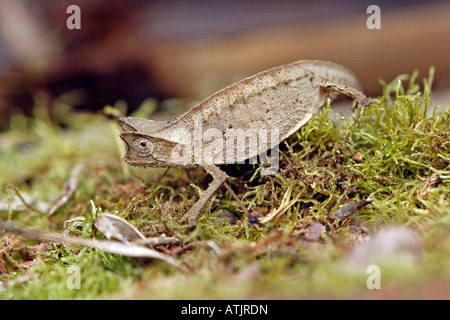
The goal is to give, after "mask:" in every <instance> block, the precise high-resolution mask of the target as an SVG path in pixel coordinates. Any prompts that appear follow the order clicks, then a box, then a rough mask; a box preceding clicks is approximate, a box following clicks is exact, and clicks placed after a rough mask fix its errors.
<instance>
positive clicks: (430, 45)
mask: <svg viewBox="0 0 450 320" xmlns="http://www.w3.org/2000/svg"><path fill="white" fill-rule="evenodd" d="M73 4H76V5H78V6H79V7H80V9H81V30H76V29H75V30H69V29H68V28H67V27H66V20H67V19H68V18H69V16H70V14H69V13H66V10H67V7H68V6H69V5H73ZM371 4H376V5H378V6H379V7H380V9H381V29H379V30H376V29H374V30H370V29H369V28H367V25H366V21H367V19H368V18H369V16H370V15H371V14H368V13H366V10H367V8H368V7H369V6H370V5H371ZM449 57H450V2H449V1H415V0H397V1H377V3H372V2H371V1H364V0H363V1H361V0H344V1H323V0H322V1H321V0H319V1H313V0H305V1H293V0H278V1H271V0H253V1H251V0H248V1H237V0H221V1H206V0H191V1H182V0H164V1H163V0H161V1H150V0H148V1H144V0H134V1H129V0H96V1H91V0H70V1H69V0H1V1H0V129H5V128H7V125H8V119H9V117H10V116H11V114H12V113H14V112H17V111H18V110H20V111H21V112H24V113H25V114H31V110H32V107H33V104H34V99H35V96H36V94H37V93H39V92H44V93H46V94H47V95H48V97H49V99H50V108H52V103H51V102H52V100H53V99H59V101H64V102H65V103H67V104H69V105H71V106H73V107H74V108H75V109H77V110H85V111H94V112H95V111H98V110H101V109H103V107H104V106H105V105H107V104H114V103H115V102H116V101H118V100H123V101H125V102H126V103H127V104H128V106H129V111H132V110H134V109H136V108H137V107H138V106H139V105H140V104H141V103H142V102H143V101H144V100H145V99H146V98H149V97H153V98H156V99H157V101H159V102H163V101H166V100H167V99H172V98H176V99H189V100H192V101H194V100H197V101H198V99H200V98H204V97H206V96H207V95H209V94H211V93H212V92H214V91H215V90H217V89H220V88H222V87H224V86H226V85H228V84H230V83H232V82H235V81H237V80H240V79H242V78H243V77H245V76H248V75H251V74H254V73H256V72H259V71H262V70H265V69H268V68H270V67H274V66H277V65H281V64H285V63H290V62H293V61H296V60H302V59H324V60H331V61H335V62H338V63H341V64H343V65H345V66H347V67H348V68H350V69H351V70H353V71H354V72H355V73H356V75H357V76H358V77H359V79H360V80H361V83H362V85H363V87H364V91H365V92H366V94H368V95H370V96H376V95H378V94H380V92H381V87H380V84H379V82H378V81H379V79H380V78H381V79H383V80H385V81H387V82H388V81H391V80H392V79H393V78H394V77H395V76H397V75H398V74H402V73H408V74H411V73H412V72H413V71H414V70H415V69H418V70H419V71H420V75H419V77H420V78H421V77H426V76H427V75H428V70H429V68H430V66H435V67H436V77H435V82H434V93H435V103H437V104H439V103H441V104H446V103H447V102H448V97H449V95H450V94H449V88H450V59H449Z"/></svg>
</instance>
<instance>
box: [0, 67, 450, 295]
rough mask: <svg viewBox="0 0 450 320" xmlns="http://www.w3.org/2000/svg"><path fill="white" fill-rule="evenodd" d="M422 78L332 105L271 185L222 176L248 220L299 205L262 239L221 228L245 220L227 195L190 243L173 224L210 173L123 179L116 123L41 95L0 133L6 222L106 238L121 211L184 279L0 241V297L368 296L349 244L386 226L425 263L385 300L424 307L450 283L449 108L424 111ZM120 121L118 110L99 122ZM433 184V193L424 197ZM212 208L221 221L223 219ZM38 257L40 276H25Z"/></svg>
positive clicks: (134, 263)
mask: <svg viewBox="0 0 450 320" xmlns="http://www.w3.org/2000/svg"><path fill="white" fill-rule="evenodd" d="M432 78H433V74H432V71H431V72H430V75H429V76H428V80H427V79H425V80H424V81H423V84H422V85H418V84H417V83H416V80H417V73H414V74H413V75H412V76H411V77H408V76H399V77H398V78H397V79H395V80H393V81H392V82H391V83H389V84H386V83H382V85H383V92H384V93H383V95H382V96H381V97H377V98H372V102H373V105H372V107H370V108H367V109H364V110H361V112H359V113H355V114H354V115H353V116H352V117H349V118H342V117H339V116H337V115H336V114H334V113H333V111H332V108H330V106H329V105H328V106H326V107H325V108H324V109H323V110H322V111H321V112H320V114H318V115H316V116H315V117H314V118H313V119H312V120H311V121H309V122H308V124H307V125H305V126H304V127H302V128H301V129H300V130H299V131H298V132H297V133H296V134H294V135H293V136H292V137H290V138H289V139H288V140H286V141H285V142H283V143H282V145H281V146H280V156H281V158H280V170H279V172H278V173H277V174H276V175H273V176H263V175H261V170H260V169H261V168H260V167H258V166H252V165H247V166H237V165H235V166H232V165H229V166H226V167H224V168H223V169H224V170H226V171H227V172H228V173H229V174H230V176H231V177H230V180H229V184H230V185H231V187H232V188H233V190H234V191H235V192H236V193H237V195H238V196H239V197H240V198H241V199H242V202H243V204H244V205H245V206H246V207H247V208H249V210H250V212H252V213H253V214H256V215H259V216H263V215H266V214H267V213H269V212H271V211H272V210H274V209H277V208H278V207H279V206H280V204H281V203H282V199H283V197H284V195H285V194H286V193H287V192H288V189H289V191H290V192H291V197H290V198H291V199H293V198H294V197H297V196H298V201H296V202H295V203H294V204H293V205H292V206H291V207H290V208H289V209H288V210H287V211H286V212H285V214H284V215H283V217H282V218H281V219H279V220H278V221H277V222H275V223H273V224H272V225H271V227H272V229H271V228H261V227H255V226H253V225H251V224H249V223H248V221H247V220H246V219H242V220H240V221H238V222H237V223H234V224H233V223H230V222H229V221H228V220H227V219H230V217H232V216H233V215H237V216H238V217H239V216H240V215H242V210H241V208H240V207H239V205H238V204H237V203H236V202H235V201H234V200H233V198H232V197H231V195H230V194H229V193H228V192H227V191H226V189H225V188H224V187H222V188H220V189H219V192H218V193H217V194H216V195H215V198H214V200H213V201H211V202H210V203H209V205H208V206H207V208H206V209H205V210H204V212H203V214H202V215H201V216H200V219H199V221H198V223H199V224H198V227H197V229H195V230H194V231H193V232H190V231H189V230H188V229H187V225H186V224H184V223H183V222H182V220H183V217H184V215H185V213H186V212H187V210H188V209H189V208H190V207H191V206H192V205H193V204H194V203H195V201H196V199H198V195H199V193H200V192H202V190H205V188H206V186H207V184H208V182H209V181H210V180H209V179H210V177H208V176H207V175H206V173H204V172H203V171H202V170H200V169H199V170H193V171H190V172H187V171H185V170H175V169H170V170H166V169H157V168H148V169H139V168H129V167H128V166H127V165H125V164H124V163H123V162H122V161H121V156H122V154H123V148H124V146H123V143H122V141H121V140H119V138H118V134H119V132H120V130H119V127H118V125H117V124H116V123H115V121H114V120H113V119H111V118H108V117H106V116H105V115H104V114H92V113H76V112H73V111H72V110H71V108H70V106H67V105H64V104H63V103H60V102H59V101H58V99H57V100H56V101H55V102H54V104H55V105H54V106H53V108H52V110H53V111H52V116H50V115H49V114H48V111H47V110H48V108H47V107H48V100H47V99H46V96H45V95H43V94H37V95H36V99H35V101H36V106H35V109H34V110H35V114H34V116H33V117H31V118H30V117H25V116H24V115H21V114H17V115H15V116H14V117H13V118H12V120H11V122H10V128H9V129H8V130H7V131H5V132H3V133H2V134H1V136H0V157H1V158H0V159H1V161H0V171H1V172H2V174H1V177H0V188H1V198H0V200H1V202H2V203H9V204H11V203H13V201H14V200H13V199H14V198H15V197H16V193H17V192H16V190H17V191H18V192H20V194H21V195H22V196H25V195H26V201H27V202H28V203H29V205H30V207H29V208H25V209H24V210H22V211H13V210H5V211H2V212H0V218H1V219H3V220H9V221H11V222H14V223H15V224H17V225H20V226H28V227H33V228H39V229H41V230H45V231H53V232H61V231H62V229H63V224H64V221H66V220H69V219H71V218H74V217H77V216H83V217H84V218H85V221H84V222H83V225H82V226H81V229H78V231H77V232H78V234H80V235H82V236H85V237H89V238H97V239H102V238H103V235H101V234H100V233H99V232H98V231H97V230H96V229H95V228H93V227H92V222H93V221H94V219H95V216H96V214H98V213H100V212H103V213H112V214H116V215H119V216H121V217H123V218H125V219H127V220H128V221H129V222H130V223H132V224H133V225H134V226H136V227H137V228H138V229H139V230H141V231H142V232H143V233H144V234H145V235H146V236H148V237H151V236H159V235H161V234H165V235H166V236H176V237H179V238H181V239H182V240H183V243H182V245H172V246H159V247H157V249H158V250H160V251H162V252H165V253H167V254H171V255H172V256H174V257H176V258H177V259H179V260H180V261H181V262H182V263H184V264H185V265H186V266H187V267H188V269H189V271H188V272H181V271H180V270H178V269H176V268H175V267H172V266H168V265H166V264H164V263H163V262H157V261H145V260H140V259H130V258H125V257H122V256H117V255H113V254H109V253H105V252H102V251H100V250H97V249H91V248H74V247H69V246H66V245H56V244H53V245H52V247H51V248H47V250H46V251H39V252H35V251H36V250H38V248H37V247H36V242H33V241H28V240H26V239H24V238H21V237H19V236H17V235H13V234H10V233H0V236H1V245H2V250H3V251H1V252H2V255H1V258H2V260H1V261H0V263H1V267H2V268H1V269H2V270H3V272H4V273H3V274H1V275H0V280H4V283H6V282H7V283H8V286H7V287H6V289H4V291H3V292H1V293H0V295H1V297H2V298H4V299H73V298H76V299H103V298H108V297H115V298H146V299H207V298H208V299H209V298H212V299H227V298H231V299H241V298H246V299H248V298H250V299H253V298H266V299H272V298H282V299H284V298H289V299H292V298H314V297H329V298H337V297H361V296H364V295H369V294H370V293H369V291H370V290H368V289H367V286H366V280H367V277H368V274H367V273H366V268H365V267H361V268H359V269H355V268H350V267H349V266H348V263H347V260H346V257H347V254H348V251H349V248H350V247H351V246H352V245H355V244H356V243H357V242H358V241H359V239H361V238H363V237H365V236H366V235H367V234H368V233H370V232H372V231H375V230H378V229H382V228H383V227H384V226H386V225H390V224H400V225H404V226H407V227H409V228H411V229H412V230H414V231H415V232H416V233H417V234H419V236H420V238H421V239H422V241H423V242H422V250H423V252H422V256H421V260H420V263H415V264H413V265H405V264H390V265H386V266H384V267H383V276H382V284H383V289H382V290H381V292H383V290H386V291H384V292H390V291H388V290H389V288H391V289H392V288H395V290H400V291H401V292H406V293H405V295H406V296H408V295H409V294H410V293H412V292H414V294H413V295H412V296H413V297H420V294H419V296H417V292H418V291H419V292H420V289H421V288H423V287H424V286H427V285H428V284H430V283H436V282H438V283H447V284H448V283H450V271H449V270H450V237H449V234H450V233H449V232H448V230H449V229H450V201H449V200H450V106H447V107H441V108H439V110H438V109H435V108H434V106H433V105H431V101H432V100H431V89H430V88H431V82H432ZM154 107H155V105H154V104H153V103H152V102H151V101H150V100H149V101H147V102H146V103H144V104H143V106H142V108H141V109H140V110H139V111H138V116H141V117H146V116H149V115H150V113H151V112H152V111H153V110H154ZM119 109H121V106H120V105H117V106H115V108H114V109H109V111H108V112H109V113H111V112H117V111H118V110H119ZM111 110H112V111H111ZM122 111H124V110H122ZM331 119H333V120H331ZM77 164H83V165H84V167H85V169H84V171H83V172H82V174H81V176H80V181H79V184H78V187H77V190H76V192H75V194H74V196H73V197H72V198H71V199H70V200H69V202H68V203H67V204H66V205H65V206H64V207H62V208H61V209H60V210H58V212H57V213H56V214H54V215H53V216H51V217H47V216H46V212H47V210H48V204H51V203H52V202H53V201H54V200H55V199H56V198H57V197H58V196H59V194H60V192H61V189H62V187H63V185H64V183H65V181H66V180H67V179H68V177H69V174H70V171H71V169H72V168H73V167H74V166H76V165H77ZM434 174H437V175H438V178H437V180H436V182H435V183H433V184H430V185H429V186H428V187H427V185H426V181H427V179H429V178H430V177H432V176H433V175H434ZM369 195H372V197H373V198H374V201H373V202H372V203H371V204H370V205H368V206H366V207H364V208H363V209H361V210H360V211H359V212H358V213H356V214H355V215H352V216H350V217H348V218H347V219H345V220H335V219H333V218H331V215H332V213H333V212H334V211H335V210H336V209H337V208H339V206H340V205H341V204H344V203H346V202H348V201H353V200H361V199H365V198H367V197H368V196H369ZM288 200H289V199H288ZM221 210H222V213H223V212H228V215H226V214H225V215H223V214H222V215H219V212H220V211H221ZM224 216H225V218H224ZM316 222H318V223H320V224H321V225H323V226H324V227H325V229H324V231H323V232H321V233H320V235H319V237H318V238H317V239H316V240H314V241H305V239H304V234H305V233H306V232H307V231H308V228H309V227H310V226H311V225H313V224H314V223H316ZM273 229H276V230H279V231H281V232H277V231H274V230H273ZM36 248H37V249H36ZM33 249H35V250H34V251H33ZM33 259H36V263H35V265H34V266H32V267H31V268H29V269H28V271H26V263H27V262H29V261H32V260H33ZM73 265H75V266H77V267H78V268H79V270H80V277H81V285H80V288H79V289H70V288H69V286H68V281H69V278H70V276H71V275H72V274H71V273H70V272H68V270H69V269H68V268H69V267H70V266H73ZM24 275H26V276H27V278H24V277H23V276H24ZM14 279H16V280H17V281H16V282H14V281H13V280H14ZM20 279H26V280H27V281H25V282H21V281H20ZM385 288H387V289H385ZM436 290H437V291H439V289H436ZM381 295H382V293H381ZM446 297H448V296H446Z"/></svg>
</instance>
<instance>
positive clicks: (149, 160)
mask: <svg viewBox="0 0 450 320" xmlns="http://www.w3.org/2000/svg"><path fill="white" fill-rule="evenodd" d="M139 121H147V122H139ZM118 122H119V124H120V125H121V127H122V129H123V130H124V132H122V133H121V134H120V137H121V138H122V140H123V141H124V142H125V143H126V153H125V155H124V156H123V160H124V161H125V162H127V163H128V164H130V165H132V166H139V167H180V166H183V165H182V164H181V163H180V162H177V161H174V160H176V158H175V157H173V154H174V150H177V149H178V148H179V144H178V143H176V142H172V141H169V140H166V139H163V138H160V137H157V136H155V134H156V132H155V131H153V132H154V133H148V132H152V130H151V129H154V128H151V129H150V128H148V127H147V128H145V129H146V130H145V132H142V129H143V128H144V127H145V125H147V126H148V125H149V124H153V122H159V121H152V120H146V119H137V118H120V119H118Z"/></svg>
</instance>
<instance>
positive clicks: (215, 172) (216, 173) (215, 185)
mask: <svg viewBox="0 0 450 320" xmlns="http://www.w3.org/2000/svg"><path fill="white" fill-rule="evenodd" d="M202 167H203V169H205V170H206V172H208V173H209V174H210V175H211V176H212V177H213V181H212V182H211V183H210V184H209V186H208V188H207V189H206V190H205V192H203V194H202V195H201V197H200V199H198V201H197V202H196V203H195V204H194V205H193V206H192V207H191V209H189V211H188V212H187V216H188V227H189V229H194V228H195V227H196V226H197V218H198V216H199V214H200V212H201V210H202V209H203V208H204V207H205V205H206V203H207V202H208V201H209V200H210V199H211V198H212V196H213V195H214V193H215V192H216V191H217V189H219V187H220V186H221V185H222V184H223V183H224V182H225V180H226V179H227V177H228V176H227V174H226V173H225V172H223V171H222V170H220V169H219V167H217V166H215V165H213V164H211V165H203V166H202Z"/></svg>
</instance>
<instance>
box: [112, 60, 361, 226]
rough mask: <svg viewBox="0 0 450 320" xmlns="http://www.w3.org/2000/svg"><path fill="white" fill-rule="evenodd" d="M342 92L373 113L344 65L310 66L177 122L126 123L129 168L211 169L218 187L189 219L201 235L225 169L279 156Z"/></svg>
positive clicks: (278, 71)
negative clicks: (201, 221)
mask: <svg viewBox="0 0 450 320" xmlns="http://www.w3.org/2000/svg"><path fill="white" fill-rule="evenodd" d="M334 92H337V93H341V94H344V95H347V96H348V97H350V98H352V99H353V108H355V107H356V105H357V104H361V105H363V106H369V105H370V101H369V99H368V98H367V97H366V96H365V95H364V94H363V93H362V92H361V91H360V85H359V82H358V80H357V79H356V77H355V76H354V74H353V73H352V72H351V71H349V70H348V69H346V68H344V67H343V66H340V65H338V64H336V63H332V62H328V61H315V60H312V61H309V60H303V61H297V62H293V63H290V64H286V65H283V66H279V67H275V68H272V69H269V70H266V71H263V72H260V73H257V74H255V75H253V76H250V77H247V78H245V79H243V80H241V81H239V82H237V83H234V84H232V85H230V86H228V87H226V88H224V89H222V90H220V91H218V92H216V93H214V94H213V95H211V96H210V97H208V98H206V99H205V100H203V101H202V102H200V103H199V104H197V105H195V106H194V107H192V108H191V109H190V110H189V111H187V112H186V113H184V114H183V115H181V116H180V117H178V118H175V119H170V120H148V119H141V118H133V117H125V118H119V119H118V122H119V124H120V125H121V127H122V129H123V132H122V134H121V135H120V137H121V138H122V139H123V140H124V141H125V143H126V145H127V151H126V154H125V155H124V158H123V160H124V161H125V162H127V163H129V164H130V165H133V166H142V167H175V168H186V169H191V168H196V167H201V168H203V169H205V170H206V171H207V172H208V173H209V174H210V175H211V176H212V177H213V181H212V182H211V183H210V185H209V186H208V188H207V189H206V190H205V192H203V194H202V195H201V197H200V198H199V200H198V201H197V202H196V203H195V204H194V205H193V206H192V207H191V209H190V210H189V211H188V213H187V215H188V224H189V227H190V228H194V227H195V226H196V223H197V217H198V215H199V214H200V211H201V210H202V209H203V207H204V206H205V205H206V203H207V202H208V201H209V200H210V199H211V197H212V196H213V195H214V193H215V191H216V190H217V189H218V188H219V187H220V186H221V185H222V184H223V183H224V182H225V180H226V179H227V174H226V173H225V172H224V171H222V170H221V169H220V168H219V167H218V165H221V164H232V163H244V161H246V160H249V161H250V162H254V161H256V159H257V157H258V156H259V157H260V160H261V159H262V161H263V160H264V159H266V158H265V157H264V156H263V157H262V156H261V155H264V154H265V153H266V152H267V151H268V150H272V151H273V150H275V151H276V150H278V149H276V148H277V146H278V144H279V143H280V142H281V141H283V140H284V139H286V138H288V137H289V136H290V135H291V134H293V133H294V132H296V131H297V130H298V129H299V128H300V127H301V126H303V125H304V124H305V123H306V122H308V120H309V119H310V118H311V117H312V115H313V114H314V113H315V112H316V111H317V110H318V109H319V108H320V107H321V106H322V105H324V104H325V102H326V100H327V98H328V97H331V98H334V96H335V95H334V94H331V95H330V93H334ZM272 153H276V152H272ZM272 156H273V154H272ZM274 161H276V160H274Z"/></svg>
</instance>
